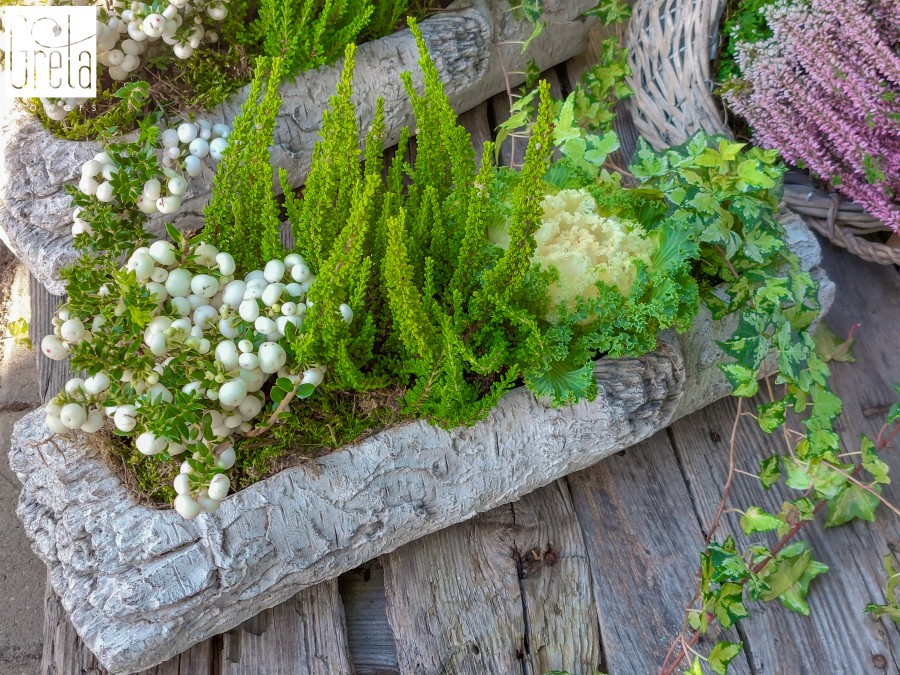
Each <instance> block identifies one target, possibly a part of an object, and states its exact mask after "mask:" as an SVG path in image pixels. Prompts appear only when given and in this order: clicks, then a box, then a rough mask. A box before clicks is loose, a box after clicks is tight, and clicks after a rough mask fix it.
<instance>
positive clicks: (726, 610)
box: [713, 582, 750, 628]
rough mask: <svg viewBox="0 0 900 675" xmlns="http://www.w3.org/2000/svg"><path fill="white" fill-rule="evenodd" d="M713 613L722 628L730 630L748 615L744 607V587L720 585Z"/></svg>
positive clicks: (731, 584) (734, 584)
mask: <svg viewBox="0 0 900 675" xmlns="http://www.w3.org/2000/svg"><path fill="white" fill-rule="evenodd" d="M713 613H714V614H715V615H716V619H717V620H718V622H719V624H721V626H722V627H723V628H731V627H732V626H733V625H734V624H735V623H737V622H738V621H740V620H741V619H743V618H744V617H746V616H749V615H750V613H749V612H748V611H747V608H746V607H744V587H743V586H741V585H740V584H737V583H734V582H728V583H725V584H722V586H721V587H720V588H719V593H718V597H717V598H716V602H715V605H714V606H713Z"/></svg>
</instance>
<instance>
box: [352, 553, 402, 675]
mask: <svg viewBox="0 0 900 675" xmlns="http://www.w3.org/2000/svg"><path fill="white" fill-rule="evenodd" d="M338 588H339V589H340V591H341V598H342V599H343V601H344V613H345V615H346V617H347V641H348V646H349V648H350V660H351V661H352V662H353V668H354V671H355V672H356V675H385V674H386V673H396V672H398V669H397V646H396V645H395V644H394V634H393V633H392V632H391V627H390V626H389V625H388V620H387V609H386V607H385V598H384V569H382V567H381V563H380V562H379V561H377V560H373V561H372V562H370V563H369V564H367V565H365V566H363V567H360V568H358V569H355V570H353V571H351V572H347V573H346V574H342V575H341V576H340V577H339V578H338Z"/></svg>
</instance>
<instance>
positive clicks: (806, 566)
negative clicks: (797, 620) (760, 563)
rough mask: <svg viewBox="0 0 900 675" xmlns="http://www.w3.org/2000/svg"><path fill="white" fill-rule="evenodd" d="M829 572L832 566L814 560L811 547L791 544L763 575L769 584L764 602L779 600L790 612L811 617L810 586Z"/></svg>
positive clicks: (801, 543)
mask: <svg viewBox="0 0 900 675" xmlns="http://www.w3.org/2000/svg"><path fill="white" fill-rule="evenodd" d="M827 571H828V565H825V564H824V563H820V562H818V561H817V560H814V559H813V557H812V553H811V552H810V550H809V544H807V543H806V542H804V541H799V542H796V543H794V544H791V545H790V546H788V547H786V548H784V549H782V551H781V552H780V553H779V554H778V557H777V558H776V559H775V560H772V561H770V562H769V564H767V565H766V566H765V567H764V568H763V569H762V571H761V572H760V576H761V577H762V578H763V579H764V580H765V581H766V582H767V583H768V584H769V589H768V590H766V591H763V592H762V593H761V594H760V599H762V600H763V601H765V602H768V601H770V600H774V599H775V598H778V599H779V600H780V601H781V604H782V605H784V607H785V608H786V609H789V610H791V611H792V612H797V613H799V614H802V615H803V616H809V605H807V604H806V596H807V594H808V593H809V584H810V582H811V581H812V580H813V579H815V578H816V577H817V576H819V575H820V574H824V573H825V572H827Z"/></svg>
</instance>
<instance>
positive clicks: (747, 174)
mask: <svg viewBox="0 0 900 675" xmlns="http://www.w3.org/2000/svg"><path fill="white" fill-rule="evenodd" d="M760 166H761V165H760V163H759V162H758V161H757V160H755V159H745V160H743V161H742V162H740V163H739V164H738V167H737V177H738V182H737V188H738V189H739V190H741V191H742V192H746V191H747V190H748V189H749V188H751V187H754V188H760V187H761V188H771V187H775V180H774V179H772V178H771V177H770V176H769V175H768V174H767V173H766V172H764V171H761V170H760V168H759V167H760Z"/></svg>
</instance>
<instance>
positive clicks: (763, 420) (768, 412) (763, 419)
mask: <svg viewBox="0 0 900 675" xmlns="http://www.w3.org/2000/svg"><path fill="white" fill-rule="evenodd" d="M786 409H787V400H785V399H781V400H780V401H772V402H771V403H764V404H762V405H760V406H758V407H757V409H756V415H757V417H756V420H757V422H759V428H760V429H762V430H763V431H765V432H766V433H767V434H771V433H772V432H773V431H775V430H776V429H777V428H778V427H780V426H781V425H782V424H784V414H785V410H786Z"/></svg>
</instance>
